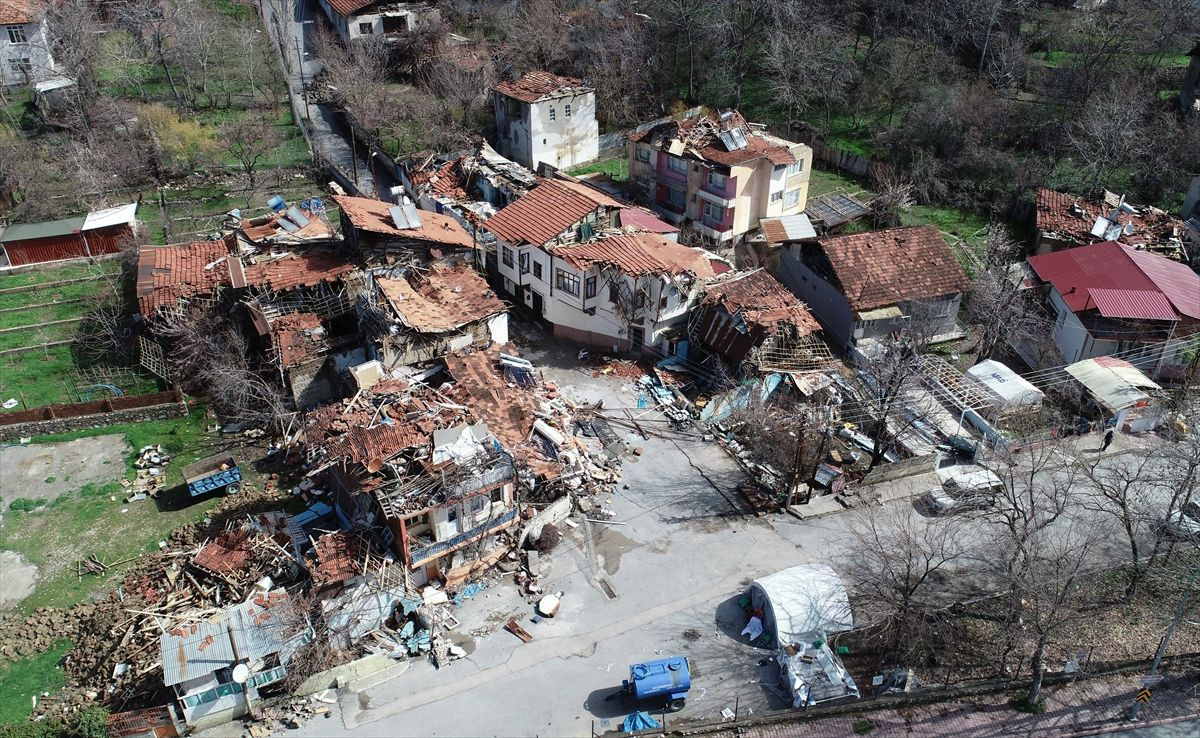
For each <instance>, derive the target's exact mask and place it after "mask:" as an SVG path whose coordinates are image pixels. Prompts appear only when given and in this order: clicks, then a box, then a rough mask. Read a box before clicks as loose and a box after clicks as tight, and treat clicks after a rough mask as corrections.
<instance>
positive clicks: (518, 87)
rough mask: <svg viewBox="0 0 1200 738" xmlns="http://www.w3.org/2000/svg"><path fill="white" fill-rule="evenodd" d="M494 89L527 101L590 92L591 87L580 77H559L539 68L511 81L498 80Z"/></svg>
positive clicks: (531, 101) (532, 101)
mask: <svg viewBox="0 0 1200 738" xmlns="http://www.w3.org/2000/svg"><path fill="white" fill-rule="evenodd" d="M495 89H496V91H497V92H499V93H500V94H502V95H505V96H507V97H511V98H514V99H517V100H520V101H521V102H527V103H534V102H537V101H538V100H546V99H549V98H552V97H566V96H569V95H582V94H586V93H589V92H592V88H591V87H588V86H587V85H585V84H584V83H583V80H581V79H576V78H574V77H560V76H558V75H557V74H551V73H550V72H544V71H540V70H535V71H532V72H526V73H525V74H523V75H521V77H520V78H519V79H516V80H513V81H511V82H508V81H505V82H499V83H497V84H496V87H495Z"/></svg>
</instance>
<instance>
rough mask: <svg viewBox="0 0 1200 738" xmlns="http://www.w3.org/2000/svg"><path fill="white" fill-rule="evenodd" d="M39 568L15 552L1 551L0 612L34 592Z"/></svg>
mask: <svg viewBox="0 0 1200 738" xmlns="http://www.w3.org/2000/svg"><path fill="white" fill-rule="evenodd" d="M37 577H38V570H37V567H36V566H34V565H33V564H31V563H29V562H28V561H26V560H25V557H24V556H22V555H21V554H19V553H17V552H15V551H0V610H7V609H8V608H10V607H12V606H13V605H15V604H17V603H18V602H20V601H21V600H23V599H25V598H26V597H28V596H29V595H30V593H31V592H33V588H34V585H36V584H37Z"/></svg>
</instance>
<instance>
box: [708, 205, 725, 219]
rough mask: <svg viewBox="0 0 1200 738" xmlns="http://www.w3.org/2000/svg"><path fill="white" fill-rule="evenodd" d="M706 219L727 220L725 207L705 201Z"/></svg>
mask: <svg viewBox="0 0 1200 738" xmlns="http://www.w3.org/2000/svg"><path fill="white" fill-rule="evenodd" d="M704 219H705V220H711V221H715V222H717V223H720V222H721V221H723V220H725V208H723V207H721V206H720V205H714V204H712V203H711V202H706V203H704Z"/></svg>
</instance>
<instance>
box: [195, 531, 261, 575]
mask: <svg viewBox="0 0 1200 738" xmlns="http://www.w3.org/2000/svg"><path fill="white" fill-rule="evenodd" d="M250 535H251V534H250V531H249V530H245V529H238V530H233V531H226V532H224V533H222V534H221V535H219V536H217V537H216V538H214V539H213V540H212V541H211V542H209V543H208V544H206V545H205V546H204V548H202V549H200V550H199V551H197V552H196V557H195V558H194V559H192V563H194V564H195V565H196V566H198V567H200V568H201V569H206V570H208V571H211V572H214V573H217V574H228V573H229V572H231V571H236V570H238V569H241V568H242V567H243V566H245V565H246V562H247V561H249V560H250V557H251V543H250Z"/></svg>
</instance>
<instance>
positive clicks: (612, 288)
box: [608, 282, 621, 305]
mask: <svg viewBox="0 0 1200 738" xmlns="http://www.w3.org/2000/svg"><path fill="white" fill-rule="evenodd" d="M620 298H621V291H620V290H619V289H617V285H616V283H615V282H614V283H612V284H610V285H608V301H609V302H611V303H612V304H614V305H616V304H617V301H618V300H619V299H620Z"/></svg>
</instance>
